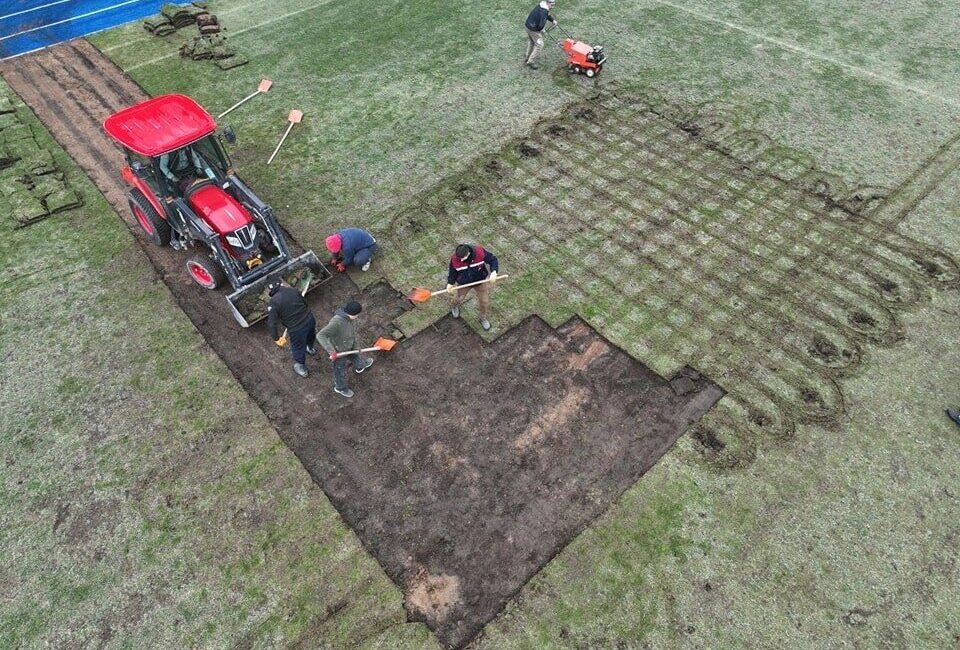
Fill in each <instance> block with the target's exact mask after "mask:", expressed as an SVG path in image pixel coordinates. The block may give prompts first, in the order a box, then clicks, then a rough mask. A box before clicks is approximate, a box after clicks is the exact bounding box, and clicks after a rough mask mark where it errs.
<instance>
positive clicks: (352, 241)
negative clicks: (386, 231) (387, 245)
mask: <svg viewBox="0 0 960 650" xmlns="http://www.w3.org/2000/svg"><path fill="white" fill-rule="evenodd" d="M326 245H327V250H328V251H330V255H331V256H332V258H331V259H330V264H331V265H332V266H333V267H334V268H336V269H337V270H338V271H340V272H341V273H342V272H344V271H346V270H347V267H348V266H356V267H357V268H359V269H360V270H361V271H367V270H368V269H369V268H370V258H372V257H373V254H374V253H376V252H377V240H376V239H374V238H373V235H371V234H370V233H368V232H367V231H366V230H363V229H362V228H344V229H343V230H340V231H339V232H337V233H334V234H333V235H330V236H329V237H327V239H326Z"/></svg>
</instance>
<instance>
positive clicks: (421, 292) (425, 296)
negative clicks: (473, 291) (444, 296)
mask: <svg viewBox="0 0 960 650" xmlns="http://www.w3.org/2000/svg"><path fill="white" fill-rule="evenodd" d="M509 277H510V276H509V275H507V274H506V273H504V274H503V275H500V274H499V273H498V274H497V281H498V282H499V281H500V280H506V279H507V278H509ZM487 282H490V278H487V279H486V280H479V281H478V282H470V283H469V284H458V285H455V287H456V288H457V289H466V288H467V287H475V286H477V285H478V284H486V283H487ZM446 292H447V290H446V289H440V291H430V289H414V290H413V291H411V292H410V294H409V295H408V296H407V298H409V299H410V300H411V302H427V301H428V300H430V299H431V298H433V297H434V296H439V295H440V294H441V293H446Z"/></svg>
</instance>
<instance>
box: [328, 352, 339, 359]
mask: <svg viewBox="0 0 960 650" xmlns="http://www.w3.org/2000/svg"><path fill="white" fill-rule="evenodd" d="M339 356H340V355H339V354H337V353H336V352H335V351H334V352H331V353H330V361H336V360H337V357H339Z"/></svg>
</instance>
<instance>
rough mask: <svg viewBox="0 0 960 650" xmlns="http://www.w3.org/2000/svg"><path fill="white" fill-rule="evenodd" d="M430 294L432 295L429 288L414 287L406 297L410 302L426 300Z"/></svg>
mask: <svg viewBox="0 0 960 650" xmlns="http://www.w3.org/2000/svg"><path fill="white" fill-rule="evenodd" d="M431 296H433V292H432V291H430V289H414V290H413V291H411V292H410V295H408V296H407V298H409V299H410V301H411V302H427V301H428V300H430V298H431Z"/></svg>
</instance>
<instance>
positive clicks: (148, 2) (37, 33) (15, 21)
mask: <svg viewBox="0 0 960 650" xmlns="http://www.w3.org/2000/svg"><path fill="white" fill-rule="evenodd" d="M163 4H164V0H66V1H65V2H64V1H62V0H5V1H2V2H0V59H6V58H9V57H12V56H17V55H19V54H24V53H26V52H32V51H33V50H38V49H40V48H44V47H48V46H50V45H55V44H56V43H61V42H63V41H68V40H70V39H72V38H79V37H81V36H86V35H87V34H93V33H94V32H99V31H102V30H104V29H109V28H111V27H116V26H117V25H122V24H123V23H128V22H130V21H134V20H141V19H143V18H146V17H148V16H152V15H153V14H157V13H160V7H161V6H162V5H163Z"/></svg>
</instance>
